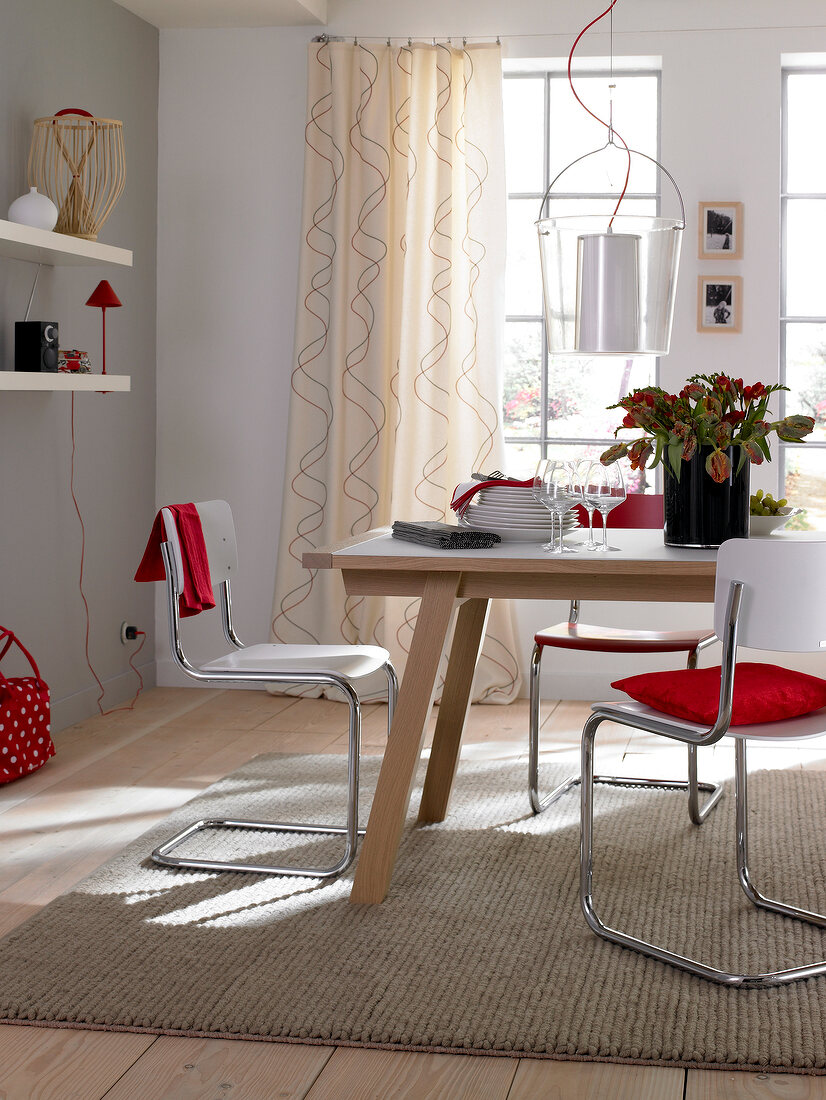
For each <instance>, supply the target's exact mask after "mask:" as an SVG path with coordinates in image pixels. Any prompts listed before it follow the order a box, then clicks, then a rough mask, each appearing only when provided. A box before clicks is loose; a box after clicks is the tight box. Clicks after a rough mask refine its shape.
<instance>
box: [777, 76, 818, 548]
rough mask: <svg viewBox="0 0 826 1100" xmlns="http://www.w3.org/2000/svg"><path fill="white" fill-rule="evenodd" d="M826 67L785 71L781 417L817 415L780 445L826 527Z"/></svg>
mask: <svg viewBox="0 0 826 1100" xmlns="http://www.w3.org/2000/svg"><path fill="white" fill-rule="evenodd" d="M824 109H826V70H823V69H819V70H811V69H807V70H802V69H793V70H788V71H785V72H784V73H783V177H782V191H781V217H782V226H783V266H782V272H783V278H782V285H781V305H780V338H781V355H780V380H781V382H783V383H785V385H787V386H788V387H789V389H790V392H789V393H786V394H782V393H781V395H780V397H781V403H780V404H781V408H780V415H781V416H784V415H786V414H789V413H803V414H805V415H807V416H813V417H814V418H815V430H814V432H813V433H812V434H811V435H810V436H808V437H807V441H806V443H805V444H802V445H801V444H791V443H781V444H779V458H780V460H781V464H782V466H781V468H782V470H783V485H784V488H783V494H784V496H786V497H788V499H789V501H790V502H791V503H793V504H798V505H800V506H805V508H806V513H805V515H804V517H802V518H803V519H805V524H803V526H805V527H810V528H823V527H826V280H824V278H823V261H822V257H823V255H824V249H826V152H824V148H823V143H822V142H821V141H820V139H819V134H820V129H821V124H822V120H823V112H824Z"/></svg>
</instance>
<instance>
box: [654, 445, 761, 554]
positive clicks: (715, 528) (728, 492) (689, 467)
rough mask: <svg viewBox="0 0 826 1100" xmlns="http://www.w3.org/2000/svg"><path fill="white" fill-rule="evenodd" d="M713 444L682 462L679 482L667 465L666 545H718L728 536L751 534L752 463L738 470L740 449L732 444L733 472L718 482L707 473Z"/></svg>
mask: <svg viewBox="0 0 826 1100" xmlns="http://www.w3.org/2000/svg"><path fill="white" fill-rule="evenodd" d="M711 450H712V448H711V447H700V448H698V450H697V453H696V454H695V455H694V457H693V458H692V459H690V460H689V461H688V462H683V463H681V469H680V479H679V481H678V480H677V478H676V477H675V476H674V474H673V473H672V472H671V468H670V467H669V466H668V465H667V464H666V465H665V472H664V474H663V494H664V498H663V511H664V513H665V544H666V546H695V547H714V546H719V545H720V543H722V542H725V541H726V539H745V538H748V536H749V466H750V463H749V462H748V461H746V462H744V463H743V468H742V469H741V470H740V472H739V473H737V472H736V471H737V464H738V462H739V461H740V448H739V447H729V448H728V449H727V451H726V454H727V455H728V457H729V461H730V462H731V474H729V476H728V478H727V479H726V480H725V481H724V482H722V483H719V482H716V481H714V479H713V478H712V477H711V476H710V475H709V474H707V473H706V458H707V457H708V455H709V454H710V453H711Z"/></svg>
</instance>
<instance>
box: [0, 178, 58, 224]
mask: <svg viewBox="0 0 826 1100" xmlns="http://www.w3.org/2000/svg"><path fill="white" fill-rule="evenodd" d="M9 221H10V222H18V223H19V224H20V225H31V226H34V228H35V229H54V227H55V225H56V224H57V207H56V206H55V204H54V203H53V202H52V200H51V199H50V198H48V196H46V195H41V194H40V192H39V191H38V190H37V188H36V187H31V188H29V191H28V192H27V194H25V195H21V196H20V198H19V199H15V200H14V202H13V203H12V204H11V206H10V207H9Z"/></svg>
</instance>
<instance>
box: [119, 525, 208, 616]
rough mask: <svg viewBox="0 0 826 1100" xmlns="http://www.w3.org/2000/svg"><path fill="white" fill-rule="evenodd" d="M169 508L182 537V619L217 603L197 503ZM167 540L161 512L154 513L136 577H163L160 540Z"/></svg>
mask: <svg viewBox="0 0 826 1100" xmlns="http://www.w3.org/2000/svg"><path fill="white" fill-rule="evenodd" d="M168 507H169V510H170V511H171V512H172V515H173V517H174V519H175V526H176V527H177V528H178V537H179V539H180V541H181V559H182V561H183V567H184V590H183V592H182V593H181V598H180V600H179V603H178V606H179V610H180V614H181V618H182V619H186V618H189V616H190V615H197V614H198V613H199V612H201V611H209V610H210V608H212V607H215V597H214V596H213V594H212V579H211V577H210V574H209V561H208V559H207V552H206V545H205V543H204V532H203V528H202V527H201V517H200V516H199V515H198V509H197V508H196V507H195V505H194V504H170V505H169V506H168ZM162 542H166V530H165V528H164V523H163V516H162V515H161V513H160V512H158V514H157V515H156V516H155V522H154V523H153V524H152V532H151V534H150V535H149V541H148V542H147V544H146V549H145V550H144V552H143V557H142V558H141V563H140V565H139V566H138V571H137V572H136V573H135V580H136V581H162V580H163V579H164V568H163V557H162V555H161V543H162Z"/></svg>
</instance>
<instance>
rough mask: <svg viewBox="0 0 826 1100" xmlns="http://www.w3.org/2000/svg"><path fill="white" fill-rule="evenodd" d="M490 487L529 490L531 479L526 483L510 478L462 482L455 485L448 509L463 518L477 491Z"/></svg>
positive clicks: (531, 483)
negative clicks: (497, 486)
mask: <svg viewBox="0 0 826 1100" xmlns="http://www.w3.org/2000/svg"><path fill="white" fill-rule="evenodd" d="M492 485H499V486H508V487H509V488H511V489H514V488H515V489H530V488H531V486H532V485H533V478H532V477H529V478H528V480H527V481H516V480H515V479H514V478H512V477H502V478H494V480H493V481H463V482H462V484H461V485H457V486H456V488H455V489H454V490H453V500H451V502H450V507H451V508H452V509H453V511H454V512H455V513H456V515H457V516H463V515H464V514H465V511H466V509H467V506H468V505H469V504H470V502H471V501H472V500H473V498H474V496H475V495H476V494H477V493H478V492H479V490H480V489H489V488H490V487H491V486H492Z"/></svg>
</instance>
